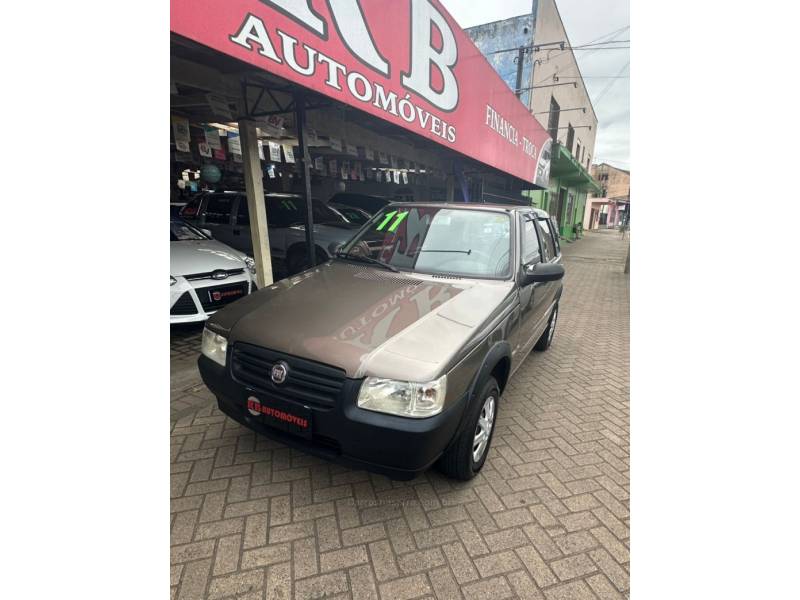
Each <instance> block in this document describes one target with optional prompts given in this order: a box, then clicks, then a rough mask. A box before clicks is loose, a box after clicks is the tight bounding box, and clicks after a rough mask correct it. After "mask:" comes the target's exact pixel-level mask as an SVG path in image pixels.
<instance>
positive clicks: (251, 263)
mask: <svg viewBox="0 0 800 600" xmlns="http://www.w3.org/2000/svg"><path fill="white" fill-rule="evenodd" d="M244 264H246V265H247V268H248V269H250V272H251V273H252V274H253V275H255V274H256V261H254V260H253V259H252V258H250V257H249V256H245V257H244Z"/></svg>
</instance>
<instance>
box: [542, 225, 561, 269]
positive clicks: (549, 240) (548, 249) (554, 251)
mask: <svg viewBox="0 0 800 600" xmlns="http://www.w3.org/2000/svg"><path fill="white" fill-rule="evenodd" d="M538 223H539V227H541V228H542V244H543V245H544V247H545V253H546V254H548V255H549V258H548V259H547V260H550V258H555V257H556V256H558V247H557V246H556V241H555V239H554V236H553V230H552V228H551V227H550V222H549V221H548V220H547V219H539V221H538Z"/></svg>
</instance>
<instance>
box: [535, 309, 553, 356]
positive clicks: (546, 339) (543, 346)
mask: <svg viewBox="0 0 800 600" xmlns="http://www.w3.org/2000/svg"><path fill="white" fill-rule="evenodd" d="M556 322H558V304H556V305H555V306H554V307H553V312H552V313H550V321H549V322H548V323H547V329H545V330H544V333H542V337H540V338H539V340H538V341H537V342H536V345H535V346H534V347H533V349H534V350H538V351H539V352H544V351H545V350H547V349H548V348H549V347H550V344H552V343H553V335H554V334H555V332H556Z"/></svg>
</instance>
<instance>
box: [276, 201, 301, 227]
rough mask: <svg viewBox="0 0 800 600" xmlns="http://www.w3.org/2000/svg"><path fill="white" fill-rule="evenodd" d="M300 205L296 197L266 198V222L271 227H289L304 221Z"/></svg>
mask: <svg viewBox="0 0 800 600" xmlns="http://www.w3.org/2000/svg"><path fill="white" fill-rule="evenodd" d="M303 207H304V205H301V204H300V202H299V201H298V200H297V199H296V198H269V197H268V198H267V222H268V223H269V224H270V226H271V227H289V226H290V225H302V224H303V223H305V219H304V218H303V211H302V208H303Z"/></svg>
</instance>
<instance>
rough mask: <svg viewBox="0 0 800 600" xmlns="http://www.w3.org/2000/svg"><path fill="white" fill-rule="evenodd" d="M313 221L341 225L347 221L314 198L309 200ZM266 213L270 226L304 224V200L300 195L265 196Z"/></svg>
mask: <svg viewBox="0 0 800 600" xmlns="http://www.w3.org/2000/svg"><path fill="white" fill-rule="evenodd" d="M311 208H312V213H313V215H314V223H316V224H317V225H341V224H348V223H349V221H348V220H347V219H346V218H344V217H343V216H342V215H341V214H340V213H338V212H336V211H334V210H333V209H331V208H330V207H328V206H327V205H326V204H324V203H323V202H320V201H319V200H317V199H316V198H314V199H312V200H311ZM267 214H268V215H269V217H268V218H269V223H270V226H272V227H291V226H293V225H305V223H306V201H305V199H304V198H300V197H280V196H268V197H267Z"/></svg>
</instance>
